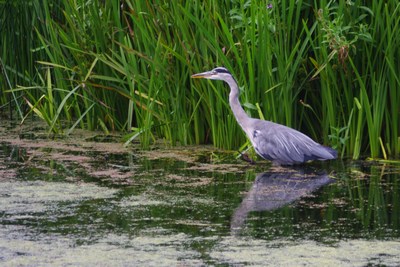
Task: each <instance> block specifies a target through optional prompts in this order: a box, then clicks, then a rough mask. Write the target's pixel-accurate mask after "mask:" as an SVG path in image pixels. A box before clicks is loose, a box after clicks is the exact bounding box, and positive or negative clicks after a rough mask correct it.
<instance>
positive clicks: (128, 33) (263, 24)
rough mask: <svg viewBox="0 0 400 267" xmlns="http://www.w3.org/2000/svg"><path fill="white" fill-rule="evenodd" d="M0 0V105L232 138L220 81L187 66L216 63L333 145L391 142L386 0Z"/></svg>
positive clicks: (229, 142)
mask: <svg viewBox="0 0 400 267" xmlns="http://www.w3.org/2000/svg"><path fill="white" fill-rule="evenodd" d="M0 14H1V16H0V31H1V35H2V36H1V38H0V71H1V72H0V73H1V75H0V114H2V116H6V115H7V116H9V117H10V116H11V114H15V115H16V116H17V117H18V119H19V120H21V121H24V120H25V119H26V118H27V117H29V118H30V117H31V116H29V115H30V114H35V116H38V117H40V118H41V119H43V120H44V121H45V122H46V123H47V124H48V125H49V132H56V133H66V134H68V133H69V132H70V131H72V130H73V129H75V128H76V127H82V128H87V129H99V128H100V129H102V130H104V131H105V132H109V131H114V130H123V131H128V132H131V134H130V136H129V137H130V140H132V139H134V138H140V141H141V144H142V145H143V147H148V146H149V145H150V144H151V143H152V140H154V139H156V138H164V139H165V140H166V142H167V143H170V144H176V143H177V142H179V143H181V144H200V143H213V144H214V145H216V146H218V147H223V148H226V149H233V148H238V147H240V146H241V145H244V144H245V143H246V139H245V136H244V134H243V133H242V132H241V130H240V128H239V127H238V125H237V124H236V122H235V119H234V118H233V117H232V114H231V112H230V110H229V105H228V103H227V94H228V89H226V87H225V85H223V83H222V82H213V83H210V82H207V81H204V80H190V75H191V74H192V73H196V72H201V71H205V70H208V69H211V68H213V67H215V66H225V67H227V68H228V69H230V70H231V71H232V73H234V74H235V76H236V78H237V80H238V82H239V84H240V85H241V86H243V87H242V88H243V93H242V96H241V100H242V103H243V105H244V106H245V108H246V110H247V111H248V112H249V113H251V115H252V116H253V117H264V118H265V119H268V120H272V121H275V122H278V123H282V124H286V125H289V126H291V127H293V128H296V129H299V130H301V131H303V132H305V133H307V134H308V135H310V136H311V137H312V138H314V139H316V140H317V141H319V142H321V143H325V144H327V145H331V146H333V147H335V148H337V149H339V151H340V153H341V154H342V156H351V157H353V158H359V157H360V156H362V155H370V156H371V157H384V158H386V157H396V156H398V155H399V152H400V142H399V138H400V137H399V130H400V129H399V128H400V124H399V112H400V110H399V103H400V91H399V84H400V79H399V78H400V77H399V73H400V62H399V61H398V59H399V58H400V55H399V53H400V52H399V49H398V47H400V31H399V22H400V3H398V1H394V0H391V1H366V0H364V1H361V0H359V1H355V0H353V1H351V0H347V1H344V0H342V1H334V0H331V1H326V0H322V1H306V0H305V1H301V0H297V1H294V0H289V1H278V0H276V1H270V2H265V1H250V0H249V1H243V0H231V1H215V0H211V1H162V0H156V1H137V0H120V1H102V0H74V1H73V0H52V1H50V0H2V1H0ZM14 118H15V116H14Z"/></svg>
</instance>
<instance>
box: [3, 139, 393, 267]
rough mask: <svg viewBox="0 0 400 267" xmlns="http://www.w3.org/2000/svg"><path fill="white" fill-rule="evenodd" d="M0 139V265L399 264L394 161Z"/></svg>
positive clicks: (73, 141) (83, 142)
mask: <svg viewBox="0 0 400 267" xmlns="http://www.w3.org/2000/svg"><path fill="white" fill-rule="evenodd" d="M2 140H3V141H1V143H0V148H1V149H0V214H1V216H0V224H1V227H0V265H2V266H208V265H209V266H246V265H252V266H399V265H400V201H399V200H400V187H399V184H400V175H399V173H400V165H397V164H391V165H390V164H379V163H372V162H351V161H349V162H343V161H334V162H330V163H324V164H319V163H317V164H309V165H308V167H307V168H296V169H287V168H286V169H285V168H271V167H270V166H269V164H267V163H265V162H259V163H258V164H256V165H255V166H250V165H248V164H247V163H245V162H242V161H240V160H235V159H234V156H233V155H231V154H227V153H222V152H218V151H213V150H210V149H208V148H206V149H203V148H201V149H199V148H183V149H182V148H178V149H171V150H163V149H156V150H154V151H150V152H139V150H137V149H134V148H130V149H125V150H124V149H123V148H122V147H121V146H120V145H119V143H100V142H92V141H81V142H78V141H77V140H75V139H67V140H62V141H49V140H41V139H40V140H36V141H35V140H20V139H18V138H4V137H3V138H2ZM82 140H85V138H83V139H82ZM86 140H88V139H86Z"/></svg>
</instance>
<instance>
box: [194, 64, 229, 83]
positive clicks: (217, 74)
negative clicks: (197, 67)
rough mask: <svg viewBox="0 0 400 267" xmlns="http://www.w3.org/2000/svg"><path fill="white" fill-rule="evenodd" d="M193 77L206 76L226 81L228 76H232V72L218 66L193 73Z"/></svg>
mask: <svg viewBox="0 0 400 267" xmlns="http://www.w3.org/2000/svg"><path fill="white" fill-rule="evenodd" d="M192 78H195V79H196V78H197V79H198V78H204V79H210V80H223V81H226V80H227V79H228V78H232V74H231V73H230V72H229V71H228V70H227V69H225V68H223V67H217V68H215V69H213V70H210V71H206V72H202V73H197V74H193V75H192Z"/></svg>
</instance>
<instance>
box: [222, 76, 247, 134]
mask: <svg viewBox="0 0 400 267" xmlns="http://www.w3.org/2000/svg"><path fill="white" fill-rule="evenodd" d="M226 82H227V83H228V85H229V87H230V88H231V92H230V94H229V104H230V106H231V109H232V112H233V114H234V115H235V118H236V120H237V122H238V123H239V124H240V126H241V127H242V128H243V129H245V128H244V126H245V125H246V123H245V122H246V121H247V119H248V118H249V116H248V115H247V113H246V112H245V111H244V109H243V108H242V106H241V105H240V102H239V87H238V85H237V83H236V81H235V80H234V79H233V78H232V79H229V80H227V81H226Z"/></svg>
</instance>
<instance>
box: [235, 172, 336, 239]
mask: <svg viewBox="0 0 400 267" xmlns="http://www.w3.org/2000/svg"><path fill="white" fill-rule="evenodd" d="M334 181H335V180H334V179H332V178H329V176H328V175H327V174H326V173H325V172H322V173H321V172H319V173H317V172H315V171H313V170H310V169H306V168H303V169H288V170H282V169H275V170H273V169H272V170H271V171H268V172H264V173H261V174H258V175H257V176H256V179H255V180H254V183H253V185H252V187H251V189H250V190H249V191H248V192H247V194H246V196H245V198H244V199H243V201H242V203H241V204H240V206H239V207H238V208H237V209H236V210H235V212H234V214H233V217H232V222H231V228H232V230H233V232H237V231H238V230H240V228H241V227H243V224H244V222H245V220H246V217H247V215H248V213H249V212H254V211H270V210H275V209H278V208H281V207H284V206H285V205H288V204H290V203H292V202H294V201H296V200H298V199H300V198H302V197H304V196H306V195H308V194H310V193H312V192H313V191H315V190H318V189H319V188H320V187H322V186H324V185H327V184H329V183H333V182H334Z"/></svg>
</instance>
